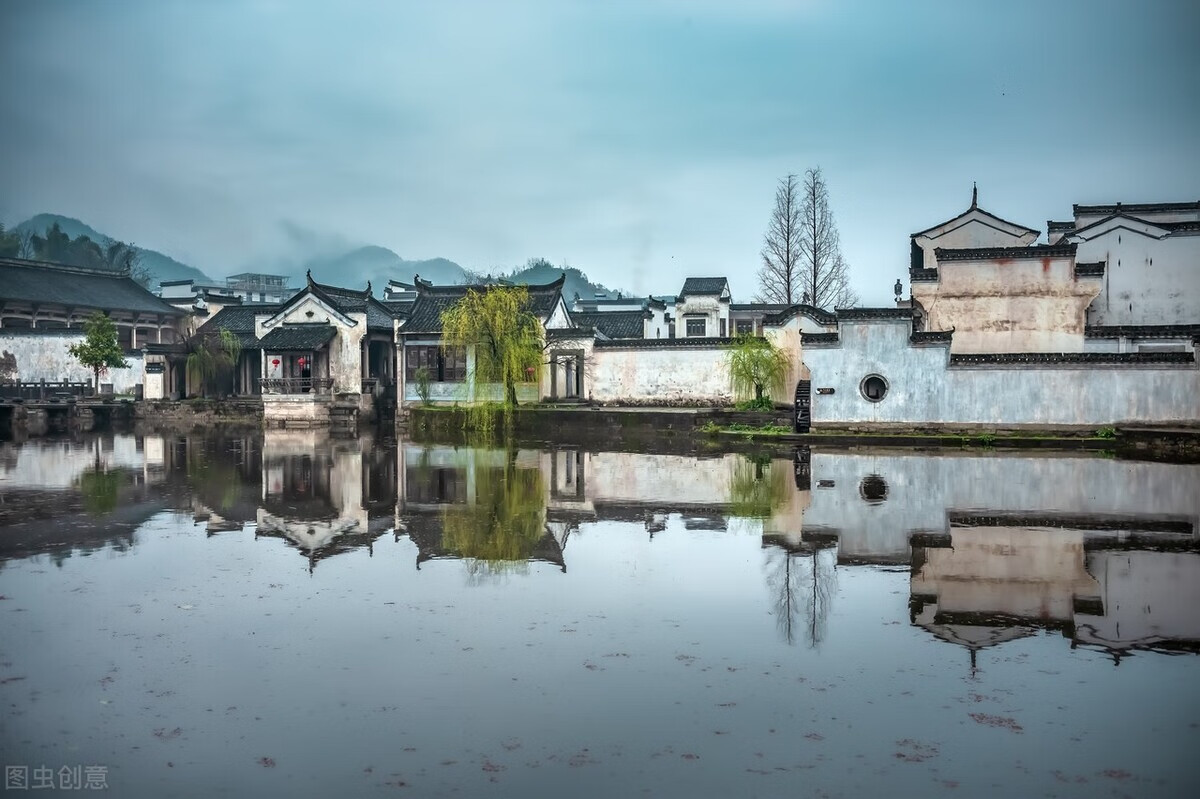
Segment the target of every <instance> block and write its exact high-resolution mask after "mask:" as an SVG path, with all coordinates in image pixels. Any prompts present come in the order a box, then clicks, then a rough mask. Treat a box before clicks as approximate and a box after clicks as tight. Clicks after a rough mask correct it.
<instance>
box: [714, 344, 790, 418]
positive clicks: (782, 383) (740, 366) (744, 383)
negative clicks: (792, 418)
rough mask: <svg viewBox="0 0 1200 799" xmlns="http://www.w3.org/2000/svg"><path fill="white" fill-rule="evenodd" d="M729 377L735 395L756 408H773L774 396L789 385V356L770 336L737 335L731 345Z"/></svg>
mask: <svg viewBox="0 0 1200 799" xmlns="http://www.w3.org/2000/svg"><path fill="white" fill-rule="evenodd" d="M728 357H729V376H730V377H731V378H732V379H733V393H734V396H735V397H738V398H740V399H742V400H745V401H748V402H749V404H751V405H753V406H754V407H758V408H762V409H764V410H770V409H771V408H773V407H774V402H773V401H772V399H771V395H772V394H773V393H775V392H777V391H782V390H783V389H784V388H785V387H786V380H787V374H788V360H787V355H785V354H784V352H783V350H781V349H779V347H777V346H776V345H775V343H774V342H772V341H771V340H769V339H766V338H761V337H759V336H749V335H741V336H737V337H736V338H735V339H734V340H733V343H732V344H730V345H729V354H728Z"/></svg>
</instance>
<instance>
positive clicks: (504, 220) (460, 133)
mask: <svg viewBox="0 0 1200 799" xmlns="http://www.w3.org/2000/svg"><path fill="white" fill-rule="evenodd" d="M1197 31H1200V3H1196V2H1194V1H1192V2H1165V1H1164V2H1145V3H1131V2H1114V3H1109V2H1097V1H1096V0H1089V1H1088V2H1080V3H1070V2H1055V3H1050V2H1029V3H1025V2H1011V1H1006V2H993V3H982V2H980V3H975V2H967V3H964V2H949V1H947V2H903V3H898V2H892V0H880V1H879V2H847V0H794V1H793V2H782V0H780V1H779V2H762V3H755V2H747V1H746V0H742V2H728V3H722V2H707V1H703V0H702V1H701V2H683V0H680V1H679V2H662V3H653V2H627V3H601V2H574V3H571V2H514V1H513V0H507V1H506V2H477V3H468V2H461V3H460V2H436V3H435V2H388V3H365V2H362V3H360V2H346V1H345V0H342V2H337V3H333V2H329V3H316V2H307V3H306V2H199V0H192V2H169V1H163V0H153V2H128V1H127V0H123V1H122V2H55V1H54V0H29V1H28V2H27V1H25V0H5V2H3V3H2V4H0V145H2V146H0V220H3V221H5V222H6V223H8V224H10V225H11V224H14V223H16V222H19V221H21V220H23V219H25V218H27V217H28V216H30V215H32V214H34V213H37V212H40V211H48V212H54V213H61V214H65V215H68V216H74V217H78V218H80V219H82V220H83V221H85V222H87V223H89V224H91V225H92V226H93V227H96V228H98V229H100V230H102V231H104V232H106V233H109V234H110V235H113V236H116V237H118V238H123V239H132V240H134V241H136V242H137V243H139V244H142V245H144V246H148V247H153V248H156V249H159V250H162V251H164V252H166V253H167V254H169V255H172V256H174V257H176V258H179V259H180V260H183V261H185V262H187V263H190V264H192V265H195V266H198V267H200V268H201V269H204V270H205V271H207V272H208V273H209V274H212V275H222V274H226V273H229V272H232V271H240V270H241V269H243V268H245V267H254V266H255V265H256V263H268V262H272V261H274V260H275V259H277V258H278V257H280V256H286V257H297V258H300V257H303V256H304V255H306V254H315V253H316V251H318V250H324V249H331V248H337V247H343V246H350V245H356V244H364V243H372V244H380V245H383V246H386V247H389V248H391V249H393V250H395V251H396V252H397V253H399V254H400V255H401V256H402V257H405V258H409V259H417V258H431V257H437V256H441V257H446V258H449V259H451V260H454V261H457V262H458V263H460V264H462V265H463V266H465V267H468V268H475V269H484V270H486V269H491V268H494V267H504V268H508V267H511V266H514V265H518V264H521V263H523V262H524V261H525V260H526V259H528V258H530V257H533V256H542V257H545V258H548V259H550V260H551V261H553V262H555V263H562V262H567V263H569V264H571V265H573V266H577V267H579V268H581V269H583V270H584V271H586V272H587V273H588V274H589V275H590V276H592V278H593V279H595V280H599V281H601V282H604V283H607V284H609V285H616V286H620V287H623V288H626V289H628V290H631V291H634V292H638V293H651V292H652V293H656V294H657V293H672V292H674V291H676V290H677V289H678V288H679V285H680V284H681V283H682V280H683V278H684V277H685V276H688V275H693V276H702V275H728V276H729V277H730V279H731V282H732V285H733V290H734V295H735V299H741V300H748V299H749V298H750V295H752V294H753V293H754V292H755V290H756V288H757V280H756V277H755V274H756V271H757V269H758V266H759V250H760V247H761V243H762V235H763V232H764V230H765V229H766V225H767V221H768V216H769V213H770V210H771V205H772V197H773V192H774V188H775V182H776V181H777V180H778V179H779V178H780V177H782V176H783V175H785V174H787V173H788V172H797V173H802V172H803V171H804V170H805V169H806V168H808V167H811V166H820V167H821V168H822V169H823V170H824V173H825V176H826V179H827V182H828V185H829V190H830V193H831V199H832V207H833V210H834V213H835V215H836V218H837V221H838V224H839V226H840V228H841V239H842V248H843V252H844V253H845V255H846V258H847V260H848V261H849V263H850V267H851V274H852V279H853V282H854V285H855V288H856V289H857V290H858V292H859V294H860V295H861V296H862V298H863V300H864V301H865V302H866V303H868V304H882V303H886V302H888V301H890V298H891V285H892V283H893V282H894V281H895V279H896V278H897V277H901V276H904V277H906V269H907V263H908V235H909V234H910V233H912V232H914V231H917V230H920V229H922V228H926V227H928V226H930V225H933V224H935V223H937V222H940V221H942V220H944V219H947V218H949V217H951V216H953V215H955V214H957V213H958V212H960V211H962V210H964V209H965V208H966V206H967V205H968V204H969V202H970V193H971V182H972V181H978V183H979V191H980V205H981V206H982V207H984V208H986V209H988V210H990V211H992V212H994V213H997V214H999V215H1000V216H1002V217H1005V218H1007V219H1010V220H1012V221H1015V222H1019V223H1022V224H1025V225H1029V226H1030V227H1034V228H1041V229H1043V230H1044V228H1045V222H1046V220H1047V219H1049V218H1054V219H1069V218H1070V214H1071V204H1072V203H1073V202H1082V203H1095V202H1115V201H1118V200H1122V201H1125V202H1135V201H1141V202H1146V201H1179V200H1197V199H1200V147H1198V142H1200V125H1198V122H1200V89H1198V82H1197V80H1198V78H1200V46H1198V45H1197Z"/></svg>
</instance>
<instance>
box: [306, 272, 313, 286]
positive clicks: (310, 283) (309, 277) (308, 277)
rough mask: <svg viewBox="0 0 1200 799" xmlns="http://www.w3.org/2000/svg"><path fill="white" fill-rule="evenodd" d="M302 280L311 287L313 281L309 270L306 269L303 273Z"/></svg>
mask: <svg viewBox="0 0 1200 799" xmlns="http://www.w3.org/2000/svg"><path fill="white" fill-rule="evenodd" d="M304 279H305V280H306V281H308V285H310V286H311V285H312V284H313V279H312V270H311V269H306V270H305V271H304Z"/></svg>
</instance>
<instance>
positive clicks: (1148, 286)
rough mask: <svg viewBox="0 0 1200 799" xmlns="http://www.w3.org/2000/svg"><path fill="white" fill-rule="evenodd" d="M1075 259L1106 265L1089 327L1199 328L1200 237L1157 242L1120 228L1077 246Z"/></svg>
mask: <svg viewBox="0 0 1200 799" xmlns="http://www.w3.org/2000/svg"><path fill="white" fill-rule="evenodd" d="M1075 257H1076V259H1077V260H1078V261H1079V262H1080V263H1092V262H1095V261H1105V262H1107V266H1106V267H1105V270H1104V278H1103V280H1102V281H1101V285H1102V288H1101V291H1100V295H1099V296H1098V297H1096V299H1095V300H1093V301H1092V304H1091V305H1090V306H1089V307H1088V324H1093V325H1188V324H1200V236H1195V235H1193V236H1187V235H1172V236H1167V237H1166V238H1162V239H1158V238H1153V237H1150V236H1145V235H1142V234H1140V233H1137V232H1135V231H1132V230H1129V229H1128V228H1123V227H1122V228H1118V229H1115V230H1110V231H1108V232H1106V233H1104V234H1102V235H1100V236H1097V237H1095V238H1091V239H1088V240H1080V241H1078V250H1077V253H1076V256H1075Z"/></svg>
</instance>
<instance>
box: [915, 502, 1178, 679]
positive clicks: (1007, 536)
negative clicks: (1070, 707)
mask: <svg viewBox="0 0 1200 799" xmlns="http://www.w3.org/2000/svg"><path fill="white" fill-rule="evenodd" d="M1054 521H1055V520H1054V519H1053V518H1046V519H1037V520H1029V519H1024V518H1020V517H1015V518H1011V519H1005V518H1003V517H998V518H997V517H986V518H976V517H958V518H952V524H953V525H954V526H952V527H951V530H950V534H949V535H948V536H932V535H931V536H919V537H918V538H916V539H914V542H913V550H912V552H913V555H912V557H913V560H912V578H911V586H912V594H911V599H910V607H911V610H912V620H913V623H914V624H917V625H919V626H921V627H925V628H926V629H928V630H929V631H930V632H932V633H933V634H934V635H936V636H938V637H939V638H943V639H945V640H947V641H950V642H951V643H956V644H959V645H962V646H964V647H966V648H967V649H969V650H970V651H971V652H972V662H974V657H975V655H974V653H975V652H977V651H979V650H981V649H984V648H986V647H989V646H993V645H995V644H999V643H1003V642H1004V641H1009V640H1013V639H1015V638H1021V637H1024V636H1026V635H1031V634H1033V633H1034V632H1035V631H1037V630H1039V629H1050V630H1059V631H1061V632H1062V634H1063V635H1064V636H1066V637H1069V638H1071V639H1072V640H1073V641H1074V642H1075V643H1083V644H1093V645H1097V646H1101V647H1104V648H1105V649H1108V650H1111V651H1114V652H1116V653H1121V652H1124V651H1128V650H1130V649H1137V648H1157V647H1162V646H1165V647H1169V648H1184V649H1198V650H1200V619H1197V618H1196V616H1195V613H1194V609H1195V607H1196V604H1195V602H1196V600H1198V599H1200V544H1198V542H1197V538H1196V535H1195V531H1194V529H1193V528H1192V527H1191V526H1190V525H1189V524H1187V523H1174V524H1172V523H1169V522H1168V523H1163V522H1157V523H1156V522H1153V521H1151V522H1150V523H1149V524H1148V527H1149V528H1150V529H1148V530H1147V531H1145V532H1137V528H1138V525H1139V521H1138V520H1136V519H1134V520H1127V521H1124V522H1122V523H1120V524H1118V525H1116V526H1115V527H1109V528H1107V529H1087V528H1086V526H1081V527H1079V528H1075V527H1074V525H1076V524H1080V525H1086V524H1087V521H1086V520H1083V519H1070V518H1067V519H1063V520H1061V521H1062V522H1063V523H1065V524H1069V525H1072V526H1071V527H1062V528H1054V527H1046V526H1040V525H1041V524H1048V523H1053V522H1054ZM1172 531H1174V532H1172ZM1150 547H1153V549H1150ZM1162 549H1166V550H1167V551H1159V550H1162ZM1172 550H1174V551H1172Z"/></svg>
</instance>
